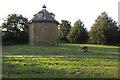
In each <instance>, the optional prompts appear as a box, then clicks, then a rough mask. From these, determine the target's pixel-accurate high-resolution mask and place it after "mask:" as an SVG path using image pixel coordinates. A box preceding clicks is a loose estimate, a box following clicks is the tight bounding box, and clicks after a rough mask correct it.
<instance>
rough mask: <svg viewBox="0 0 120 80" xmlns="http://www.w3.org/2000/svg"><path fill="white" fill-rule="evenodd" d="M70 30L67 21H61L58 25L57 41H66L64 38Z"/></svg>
mask: <svg viewBox="0 0 120 80" xmlns="http://www.w3.org/2000/svg"><path fill="white" fill-rule="evenodd" d="M70 28H71V23H70V22H69V21H67V20H62V22H61V23H60V25H59V30H58V31H59V40H60V41H68V40H67V38H66V36H67V34H68V33H69V31H70Z"/></svg>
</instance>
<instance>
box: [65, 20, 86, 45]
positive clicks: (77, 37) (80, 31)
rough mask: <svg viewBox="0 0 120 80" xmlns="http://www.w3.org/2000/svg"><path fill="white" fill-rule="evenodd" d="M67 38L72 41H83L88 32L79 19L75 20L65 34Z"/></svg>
mask: <svg viewBox="0 0 120 80" xmlns="http://www.w3.org/2000/svg"><path fill="white" fill-rule="evenodd" d="M67 39H68V40H69V41H70V42H72V43H85V42H87V39H88V33H87V30H86V28H85V27H84V24H83V22H82V21H81V20H77V21H76V22H75V24H74V26H73V27H72V28H71V30H70V32H69V33H68V35H67Z"/></svg>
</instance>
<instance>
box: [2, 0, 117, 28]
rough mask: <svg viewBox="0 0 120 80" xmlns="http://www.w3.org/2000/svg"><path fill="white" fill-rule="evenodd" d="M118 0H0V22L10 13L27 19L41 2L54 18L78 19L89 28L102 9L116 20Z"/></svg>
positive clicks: (39, 8) (59, 19) (40, 7)
mask: <svg viewBox="0 0 120 80" xmlns="http://www.w3.org/2000/svg"><path fill="white" fill-rule="evenodd" d="M118 2H119V0H2V1H1V5H0V10H1V11H0V23H2V22H3V19H5V17H6V16H7V15H8V14H10V13H16V14H22V15H23V16H25V17H27V18H28V19H29V20H30V19H31V18H32V17H33V15H34V14H36V13H37V12H39V11H40V10H41V9H42V6H43V4H45V5H46V6H47V8H46V9H47V10H48V11H49V12H53V13H54V14H55V15H56V16H55V19H56V20H58V21H59V22H61V20H63V19H64V20H68V21H70V22H71V25H73V24H74V23H75V21H77V20H78V19H81V21H82V22H83V23H84V25H85V27H86V28H87V29H88V30H89V29H90V27H91V26H92V24H93V23H94V21H95V19H96V18H97V17H98V16H99V15H100V14H101V13H102V12H104V11H106V12H107V13H108V16H110V17H112V18H113V19H114V20H115V21H117V22H118Z"/></svg>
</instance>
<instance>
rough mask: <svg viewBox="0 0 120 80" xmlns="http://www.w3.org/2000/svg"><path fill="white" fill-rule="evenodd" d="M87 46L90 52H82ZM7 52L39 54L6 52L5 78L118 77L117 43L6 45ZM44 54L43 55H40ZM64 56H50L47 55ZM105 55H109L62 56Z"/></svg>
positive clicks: (4, 60)
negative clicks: (111, 44)
mask: <svg viewBox="0 0 120 80" xmlns="http://www.w3.org/2000/svg"><path fill="white" fill-rule="evenodd" d="M80 46H87V47H88V52H80V51H79V47H80ZM2 52H3V54H33V55H35V56H30V55H28V56H22V55H21V56H19V55H18V56H4V57H3V78H118V62H119V61H118V58H117V57H116V58H115V57H114V58H112V57H111V58H109V57H107V56H117V55H118V47H117V46H105V45H92V44H68V43H60V44H59V46H30V45H10V46H3V51H2ZM36 54H40V55H36ZM51 54H53V55H59V54H61V56H46V55H51ZM81 54H82V55H102V56H106V57H100V56H99V57H97V56H94V57H85V56H62V55H81Z"/></svg>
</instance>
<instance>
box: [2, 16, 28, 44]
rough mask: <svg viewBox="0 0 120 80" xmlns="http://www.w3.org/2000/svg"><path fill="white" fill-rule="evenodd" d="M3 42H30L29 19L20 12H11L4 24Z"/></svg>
mask: <svg viewBox="0 0 120 80" xmlns="http://www.w3.org/2000/svg"><path fill="white" fill-rule="evenodd" d="M1 27H2V30H3V31H2V32H3V36H2V37H3V38H2V39H3V44H10V43H11V44H13V43H14V44H16V43H28V38H29V37H28V28H29V27H28V19H27V18H25V17H23V16H22V15H18V14H9V15H8V17H7V19H6V20H4V23H3V24H2V26H1Z"/></svg>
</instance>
